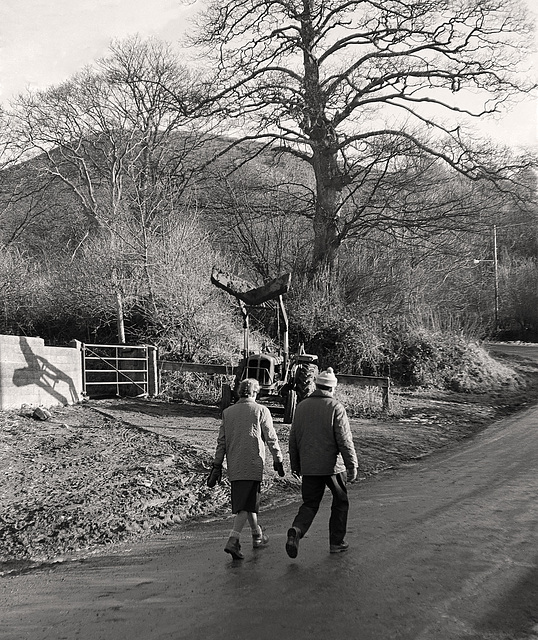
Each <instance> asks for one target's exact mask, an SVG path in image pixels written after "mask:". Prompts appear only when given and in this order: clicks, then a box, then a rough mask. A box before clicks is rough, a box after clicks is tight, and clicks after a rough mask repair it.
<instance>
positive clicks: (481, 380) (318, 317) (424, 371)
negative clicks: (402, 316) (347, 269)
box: [290, 288, 520, 392]
mask: <svg viewBox="0 0 538 640" xmlns="http://www.w3.org/2000/svg"><path fill="white" fill-rule="evenodd" d="M290 308H291V311H290V318H291V327H290V334H291V337H292V341H293V342H295V343H296V344H294V345H293V347H295V346H297V345H298V344H299V343H304V345H305V350H306V351H307V352H308V353H312V354H316V355H317V356H318V358H319V360H320V366H321V367H322V368H324V367H327V366H332V367H333V368H334V369H335V371H338V372H340V373H346V374H353V375H375V376H390V378H391V379H392V381H393V382H394V383H397V384H400V385H403V386H412V387H436V388H442V389H450V390H454V391H459V392H480V391H486V390H491V389H495V388H499V387H503V386H506V385H510V386H517V385H519V384H520V381H519V380H518V377H517V375H516V373H515V372H514V371H513V370H512V369H510V368H509V367H506V366H504V365H502V364H501V363H499V362H497V361H496V360H495V359H494V358H492V357H491V356H490V355H489V354H488V353H487V351H486V350H485V349H484V348H483V347H482V346H480V344H479V343H478V342H477V341H476V340H475V339H471V338H468V337H466V336H464V335H463V334H462V333H455V332H448V331H438V330H433V329H428V328H426V327H424V326H422V325H420V324H413V323H411V322H407V321H404V322H402V321H399V322H390V321H389V322H387V321H382V320H381V319H379V318H373V317H369V316H366V315H364V314H360V313H358V312H357V310H356V308H353V307H349V306H346V305H344V304H343V303H342V302H341V301H340V297H339V296H338V295H334V296H332V295H329V294H328V293H327V292H326V291H323V290H320V289H319V288H318V289H314V290H310V292H309V291H308V290H307V289H306V288H304V289H303V290H302V291H301V293H300V295H299V297H296V298H295V299H292V300H291V302H290ZM293 347H292V348H293Z"/></svg>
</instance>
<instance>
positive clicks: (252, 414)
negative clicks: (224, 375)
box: [208, 378, 284, 560]
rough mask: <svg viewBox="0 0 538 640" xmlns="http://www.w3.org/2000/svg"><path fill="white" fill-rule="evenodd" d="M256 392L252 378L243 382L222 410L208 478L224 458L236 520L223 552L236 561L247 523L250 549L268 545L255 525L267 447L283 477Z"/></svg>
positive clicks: (269, 419) (268, 418)
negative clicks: (249, 532)
mask: <svg viewBox="0 0 538 640" xmlns="http://www.w3.org/2000/svg"><path fill="white" fill-rule="evenodd" d="M259 390H260V385H259V383H258V381H257V380H255V379H254V378H247V379H246V380H243V381H242V382H241V383H240V385H239V391H238V393H239V400H238V401H237V402H236V403H235V404H234V405H232V406H230V407H228V408H227V409H225V410H224V411H223V414H222V423H221V426H220V430H219V435H218V438H217V448H216V451H215V457H214V461H213V470H212V473H211V474H210V478H211V475H213V479H214V478H215V476H217V477H218V475H219V474H220V473H221V472H222V464H223V461H224V456H226V461H227V468H228V478H229V480H230V483H231V498H232V513H233V514H235V518H234V522H233V529H232V531H231V533H230V537H229V539H228V542H227V543H226V546H225V547H224V551H225V552H226V553H229V554H230V555H231V556H232V558H233V559H235V560H242V559H243V558H244V556H243V554H242V552H241V544H240V542H239V539H240V536H241V532H242V530H243V527H244V526H245V524H246V522H247V520H248V523H249V525H250V529H251V532H252V546H253V548H254V549H257V548H259V547H264V546H265V545H267V544H268V542H269V539H268V537H267V536H266V535H265V533H263V531H262V529H261V527H260V525H259V524H258V511H259V506H260V491H261V481H262V479H263V471H264V462H265V445H266V444H267V446H268V448H269V451H270V453H271V455H272V457H273V468H274V470H275V471H277V472H278V475H279V476H281V477H282V476H284V465H283V456H282V452H281V449H280V444H279V442H278V436H277V434H276V431H275V429H274V426H273V419H272V417H271V412H270V411H269V409H268V408H267V407H266V406H264V405H262V404H259V403H258V402H256V395H257V393H258V391H259ZM208 484H209V480H208Z"/></svg>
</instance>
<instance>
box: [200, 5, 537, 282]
mask: <svg viewBox="0 0 538 640" xmlns="http://www.w3.org/2000/svg"><path fill="white" fill-rule="evenodd" d="M531 35H532V25H531V23H530V22H529V18H528V16H527V15H526V13H525V11H524V8H523V7H522V6H521V5H520V4H518V2H517V0H383V1H382V2H378V1H377V0H228V1H222V0H218V1H217V0H211V1H209V2H208V3H207V6H206V9H205V10H204V11H203V12H202V13H201V14H200V16H199V18H198V23H197V31H196V34H195V36H194V37H193V38H192V41H193V43H194V44H195V45H196V46H199V47H202V48H203V51H204V55H205V56H208V57H209V59H211V61H212V64H213V65H214V68H215V70H216V71H215V74H214V76H213V77H212V78H211V86H212V90H213V91H212V92H213V96H214V99H215V108H216V110H217V111H218V112H220V113H221V114H224V115H225V116H226V118H227V120H226V126H227V127H228V131H229V132H231V133H232V134H235V135H236V138H235V140H234V141H233V142H232V145H233V144H236V143H237V142H239V140H241V139H242V140H244V139H245V138H249V139H257V140H261V141H263V142H265V143H267V145H272V146H273V147H274V146H275V145H276V146H277V147H278V149H279V150H280V151H281V152H286V153H290V154H293V155H294V156H296V157H298V158H300V159H301V160H303V161H305V162H306V163H308V165H309V166H310V167H311V172H312V175H313V179H312V184H313V189H312V198H311V201H310V203H309V207H308V209H307V210H305V214H306V215H308V216H310V217H311V218H312V224H313V230H314V246H313V253H312V271H313V273H320V272H323V271H324V270H325V269H326V268H329V269H330V268H331V267H332V266H333V265H334V262H335V259H336V256H337V253H338V249H339V247H340V246H341V244H342V242H343V241H344V240H345V238H346V237H348V236H349V235H350V234H352V233H353V232H354V231H356V229H357V227H358V226H360V225H361V223H362V220H363V214H364V213H365V212H367V211H369V212H370V213H371V212H372V211H375V210H378V211H380V210H382V212H383V215H385V216H388V215H389V214H390V215H391V216H393V219H394V220H396V219H397V218H398V216H400V218H401V217H402V215H403V213H402V210H401V209H400V211H399V212H394V211H390V201H391V192H392V191H391V188H390V182H391V181H392V182H394V181H396V183H397V184H396V186H397V188H398V190H399V193H400V194H403V191H404V190H406V191H407V193H406V194H405V195H404V197H401V198H400V204H402V203H404V202H409V201H410V200H413V198H412V195H413V185H412V184H408V185H407V187H406V188H405V189H404V186H403V185H402V176H403V175H404V171H403V169H404V168H410V167H415V165H414V159H417V161H418V164H419V165H420V164H422V163H424V159H425V158H430V159H433V160H434V161H436V162H439V163H444V164H445V165H447V166H448V167H449V168H451V169H452V170H454V171H456V172H459V173H461V174H464V175H466V176H467V177H469V178H470V179H473V180H478V179H489V180H492V181H497V182H501V183H503V182H504V181H506V180H509V179H511V178H513V176H514V170H515V169H516V168H517V165H518V164H519V162H520V161H521V160H518V162H516V163H515V164H514V165H511V166H509V167H508V166H506V165H507V164H511V163H510V162H507V163H506V162H505V163H504V165H505V166H504V167H503V166H502V164H501V165H499V164H497V163H496V160H498V157H497V158H496V157H495V155H496V154H495V153H493V152H492V150H491V148H487V146H483V145H482V146H480V145H478V144H476V140H474V139H473V138H474V136H473V135H470V134H472V127H471V128H469V124H470V122H472V120H473V119H474V118H480V117H485V116H487V115H488V114H493V113H496V112H501V111H502V110H503V109H504V108H505V107H506V105H507V104H509V101H510V100H511V99H512V98H514V97H516V96H518V95H521V94H522V93H527V92H529V91H531V90H532V88H533V86H534V83H533V80H532V79H531V78H530V77H529V76H528V75H526V74H525V69H524V68H523V67H524V61H525V60H526V59H530V58H529V57H528V54H529V50H530V47H531V45H532V38H531ZM413 171H414V174H415V175H419V173H420V166H419V168H418V170H417V169H416V168H415V169H413ZM504 187H506V184H505V183H504ZM415 202H416V198H415ZM372 204H373V205H374V209H371V205H372ZM387 205H389V206H388V207H387ZM416 211H417V210H416V208H415V205H413V207H411V210H410V212H409V214H410V215H409V216H408V217H407V218H406V221H405V223H406V224H409V221H410V220H412V219H413V218H414V217H416ZM370 223H372V220H370V222H369V224H370ZM424 224H425V222H424Z"/></svg>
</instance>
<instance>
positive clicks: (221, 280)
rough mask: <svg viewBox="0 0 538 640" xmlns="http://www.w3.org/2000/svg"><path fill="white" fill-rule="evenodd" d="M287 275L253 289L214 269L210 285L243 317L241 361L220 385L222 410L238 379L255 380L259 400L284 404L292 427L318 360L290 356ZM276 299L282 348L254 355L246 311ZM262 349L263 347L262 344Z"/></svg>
mask: <svg viewBox="0 0 538 640" xmlns="http://www.w3.org/2000/svg"><path fill="white" fill-rule="evenodd" d="M290 281H291V275H290V274H284V275H282V276H280V277H278V278H275V279H274V280H271V281H270V282H269V283H267V284H265V285H263V286H261V287H257V288H256V287H254V286H253V285H252V284H250V283H249V282H246V281H245V280H242V279H240V278H237V277H236V276H233V275H231V274H228V273H225V272H223V271H219V270H218V269H213V272H212V274H211V282H212V283H213V284H214V285H215V286H216V287H219V288H220V289H223V290H224V291H226V292H228V293H229V294H230V295H232V296H234V297H235V298H236V299H237V301H238V303H239V306H240V308H241V314H242V316H243V340H244V344H243V352H242V356H243V357H242V359H241V361H240V363H239V365H238V366H237V368H236V369H235V379H234V383H233V384H232V385H230V384H224V385H223V386H222V398H221V408H222V409H225V408H226V407H228V406H230V405H231V404H232V403H234V402H235V401H236V400H237V399H238V393H237V391H238V388H239V383H240V382H241V380H244V379H245V378H255V379H256V380H257V381H258V382H259V384H260V392H259V394H258V399H259V400H262V401H263V399H269V400H271V399H273V400H277V401H279V402H281V403H283V405H284V418H283V421H284V423H285V424H291V422H292V421H293V416H294V415H295V408H296V406H297V403H298V402H300V401H301V400H303V399H304V398H306V397H307V396H309V395H310V394H311V393H312V391H314V389H315V378H316V375H317V373H318V365H317V362H318V357H317V356H315V355H310V354H307V353H305V352H304V349H303V347H302V346H301V347H300V348H299V352H298V353H297V354H295V355H293V356H291V357H290V355H289V344H288V316H287V313H286V309H285V307H284V301H283V298H282V296H283V294H284V293H286V292H287V291H288V289H289V286H290ZM271 300H276V301H277V304H278V307H277V313H278V314H279V323H281V327H282V347H281V348H279V349H278V350H277V352H276V353H272V352H270V351H269V350H268V349H266V348H263V349H262V351H261V352H259V353H254V352H251V351H250V348H249V331H250V323H249V315H250V314H249V309H250V308H251V307H260V306H262V305H266V304H267V303H268V302H269V301H271ZM264 347H265V345H264Z"/></svg>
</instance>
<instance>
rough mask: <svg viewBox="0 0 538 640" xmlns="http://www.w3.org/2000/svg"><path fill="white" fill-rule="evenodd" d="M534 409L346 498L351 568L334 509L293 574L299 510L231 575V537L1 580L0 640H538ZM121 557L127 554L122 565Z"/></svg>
mask: <svg viewBox="0 0 538 640" xmlns="http://www.w3.org/2000/svg"><path fill="white" fill-rule="evenodd" d="M537 462H538V407H533V408H531V409H528V410H526V411H525V412H522V413H521V414H519V415H518V416H515V417H512V418H510V419H508V420H504V421H502V422H498V423H496V424H494V425H493V426H491V427H490V428H489V429H488V430H487V431H486V432H483V433H482V434H480V435H479V436H477V437H476V438H474V439H473V440H472V441H470V442H466V443H463V444H460V445H458V446H456V447H453V448H451V449H450V450H448V451H445V452H444V453H440V454H436V455H434V456H432V457H431V458H428V459H426V460H423V461H422V462H419V463H417V464H414V465H412V466H409V467H408V468H406V469H401V470H399V471H398V472H394V473H391V474H389V475H384V476H382V477H379V478H377V479H371V480H369V481H367V482H363V483H360V484H355V485H353V486H352V487H351V488H350V495H351V501H352V511H351V517H350V523H349V525H350V526H349V535H348V541H349V542H350V544H351V548H350V550H349V551H348V552H347V553H345V554H338V555H330V554H329V553H328V541H327V520H328V503H329V500H328V496H327V498H326V500H325V503H324V508H323V510H322V511H321V512H320V514H319V515H318V518H317V519H316V521H315V523H314V526H313V527H312V529H311V531H310V533H309V535H308V537H307V538H305V539H304V540H302V541H301V546H300V552H299V556H298V558H297V559H295V560H291V559H290V558H288V557H287V555H286V554H285V551H284V543H285V531H286V529H287V528H288V526H289V524H290V522H291V519H292V516H293V514H294V512H295V509H296V507H295V506H294V507H281V508H279V509H274V510H272V511H269V512H265V513H263V514H262V523H263V524H265V525H266V529H267V532H268V534H269V536H270V538H271V544H270V546H269V547H268V548H266V549H260V550H256V551H253V550H251V549H248V548H247V552H246V559H245V560H244V561H242V562H232V561H231V559H230V557H229V556H227V555H226V554H224V553H223V551H222V547H223V545H224V542H225V539H226V537H227V534H228V532H229V529H230V524H231V521H230V520H227V521H224V522H222V521H221V522H215V523H210V524H205V525H202V526H200V525H198V526H191V527H186V528H183V529H181V530H179V531H176V532H175V533H174V534H173V535H172V534H171V535H168V536H166V537H163V538H162V539H159V540H157V541H155V542H152V543H151V544H140V545H136V546H132V547H130V548H129V549H128V550H127V549H119V550H118V553H115V554H113V555H109V556H106V557H105V556H101V557H93V558H88V559H85V560H83V561H75V562H69V563H63V564H57V565H51V566H48V567H43V568H41V569H39V570H34V571H30V572H28V573H26V574H23V575H12V576H5V577H3V578H0V639H1V640H61V639H65V640H75V639H78V640H139V639H140V640H179V639H185V640H202V639H203V640H212V639H217V638H218V639H219V640H220V639H223V640H228V639H239V640H251V639H253V640H254V639H256V640H265V639H267V640H269V639H271V640H288V639H289V640H307V639H308V640H318V639H319V640H333V639H335V640H336V639H337V638H338V639H341V638H345V639H346V640H392V639H406V640H407V639H414V640H458V639H469V640H471V639H472V640H523V639H524V638H535V639H538V501H537V496H538V473H537ZM120 551H121V552H120Z"/></svg>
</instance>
